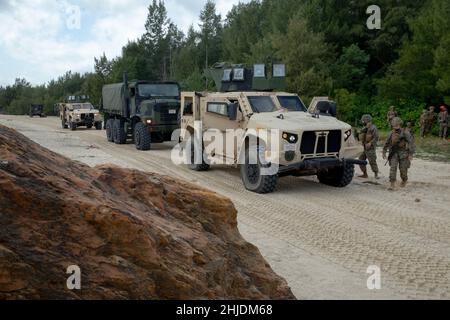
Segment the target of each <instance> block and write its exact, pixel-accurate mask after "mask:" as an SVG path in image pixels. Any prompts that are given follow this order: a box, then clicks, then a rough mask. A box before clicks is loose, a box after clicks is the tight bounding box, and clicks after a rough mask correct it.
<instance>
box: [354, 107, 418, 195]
mask: <svg viewBox="0 0 450 320" xmlns="http://www.w3.org/2000/svg"><path fill="white" fill-rule="evenodd" d="M361 121H362V124H363V126H364V127H363V129H362V131H361V133H360V135H359V140H360V141H361V143H362V144H363V147H364V152H363V154H362V155H361V157H360V160H367V161H368V162H369V165H370V167H371V169H372V171H373V172H374V174H375V178H376V179H379V178H380V176H379V175H380V171H379V168H378V163H377V152H376V147H377V143H378V140H379V135H378V129H377V127H376V126H375V125H374V124H373V120H372V117H371V116H370V115H368V114H367V115H364V116H363V117H362V119H361ZM388 121H389V123H390V125H391V128H392V130H391V132H390V133H389V135H388V137H387V139H386V142H385V144H384V147H383V159H384V160H387V162H388V163H389V165H390V174H389V181H390V186H389V190H392V191H393V190H396V188H397V171H400V177H401V180H402V181H401V184H400V186H401V187H402V188H404V187H406V184H407V183H408V169H409V168H410V167H411V161H412V159H413V156H414V154H415V152H416V146H415V143H414V138H413V135H412V132H411V128H412V127H411V124H408V125H407V126H406V127H405V128H403V121H402V120H401V119H400V118H399V117H398V115H397V113H395V109H394V108H391V109H390V110H389V113H388ZM360 168H361V171H362V173H363V174H362V175H361V176H360V178H363V179H367V178H368V177H369V175H368V174H367V166H360Z"/></svg>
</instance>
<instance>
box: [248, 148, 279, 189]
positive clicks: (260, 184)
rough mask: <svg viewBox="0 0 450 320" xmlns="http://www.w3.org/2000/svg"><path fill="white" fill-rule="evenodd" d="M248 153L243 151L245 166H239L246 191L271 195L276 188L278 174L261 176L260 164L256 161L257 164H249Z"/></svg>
mask: <svg viewBox="0 0 450 320" xmlns="http://www.w3.org/2000/svg"><path fill="white" fill-rule="evenodd" d="M249 159H250V153H249V148H248V147H247V148H246V150H245V164H242V165H241V168H240V169H241V179H242V182H243V183H244V186H245V188H246V189H247V190H249V191H252V192H255V193H260V194H266V193H272V192H274V191H275V189H276V188H277V184H278V174H275V175H262V174H261V169H262V168H263V166H262V164H261V163H260V161H259V159H258V161H257V162H258V163H257V164H249V163H250V160H249Z"/></svg>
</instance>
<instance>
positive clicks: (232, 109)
mask: <svg viewBox="0 0 450 320" xmlns="http://www.w3.org/2000/svg"><path fill="white" fill-rule="evenodd" d="M237 110H238V103H230V104H229V105H228V118H229V119H230V120H233V121H234V120H236V119H237Z"/></svg>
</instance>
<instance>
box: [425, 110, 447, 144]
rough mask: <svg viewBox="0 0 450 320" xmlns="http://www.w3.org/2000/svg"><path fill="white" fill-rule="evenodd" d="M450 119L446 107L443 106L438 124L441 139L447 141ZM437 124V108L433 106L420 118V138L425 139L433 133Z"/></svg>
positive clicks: (438, 117)
mask: <svg viewBox="0 0 450 320" xmlns="http://www.w3.org/2000/svg"><path fill="white" fill-rule="evenodd" d="M449 120H450V117H449V114H448V110H447V107H446V106H441V108H440V112H439V115H438V116H437V122H438V125H439V137H440V138H442V139H444V140H445V139H447V133H448V126H449V122H450V121H449ZM435 123H436V108H435V107H434V106H431V107H430V108H429V109H428V110H424V111H423V113H422V115H421V117H420V136H421V137H422V138H424V137H425V136H426V135H428V134H430V133H431V130H432V129H433V125H434V124H435Z"/></svg>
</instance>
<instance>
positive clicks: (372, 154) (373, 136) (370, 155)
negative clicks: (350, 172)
mask: <svg viewBox="0 0 450 320" xmlns="http://www.w3.org/2000/svg"><path fill="white" fill-rule="evenodd" d="M361 122H362V124H363V125H364V128H363V129H362V130H361V133H360V135H359V141H360V142H361V143H362V145H363V147H364V153H363V154H362V155H361V157H360V158H359V159H360V160H368V161H369V164H370V167H371V169H372V171H373V172H374V173H375V179H378V178H379V177H378V173H379V170H378V164H377V143H378V139H379V136H378V129H377V127H375V125H373V123H372V117H371V116H370V115H368V114H366V115H364V116H363V117H362V119H361ZM360 168H361V171H362V172H363V174H362V175H361V176H360V178H364V179H367V178H368V177H369V176H368V175H367V166H360Z"/></svg>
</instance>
